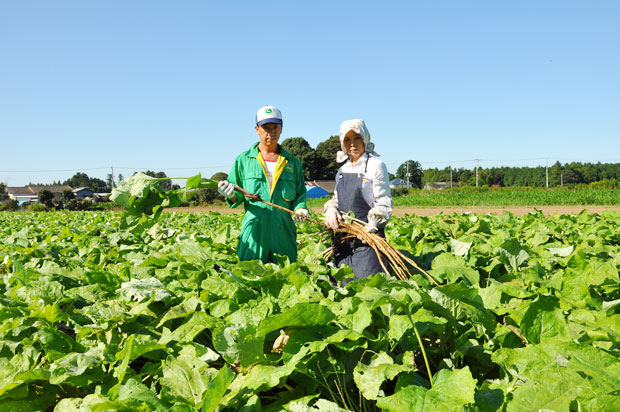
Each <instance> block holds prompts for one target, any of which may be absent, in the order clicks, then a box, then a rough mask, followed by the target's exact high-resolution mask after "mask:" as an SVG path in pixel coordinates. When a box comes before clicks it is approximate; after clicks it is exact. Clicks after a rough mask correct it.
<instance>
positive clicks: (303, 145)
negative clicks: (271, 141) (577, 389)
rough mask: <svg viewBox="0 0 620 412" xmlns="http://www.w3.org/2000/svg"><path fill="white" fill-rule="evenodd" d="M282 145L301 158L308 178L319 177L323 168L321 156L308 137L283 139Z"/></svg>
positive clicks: (314, 178)
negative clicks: (308, 140)
mask: <svg viewBox="0 0 620 412" xmlns="http://www.w3.org/2000/svg"><path fill="white" fill-rule="evenodd" d="M282 147H283V148H284V150H286V151H287V152H289V153H291V154H293V155H294V156H295V157H296V158H297V159H299V161H300V162H301V165H302V167H303V170H304V176H305V178H306V179H307V180H316V179H317V176H318V172H320V169H321V163H322V162H321V157H320V156H319V155H318V154H317V153H316V151H315V150H314V149H313V148H312V147H310V144H309V143H308V142H307V141H306V139H304V138H303V137H289V138H288V139H284V140H283V141H282Z"/></svg>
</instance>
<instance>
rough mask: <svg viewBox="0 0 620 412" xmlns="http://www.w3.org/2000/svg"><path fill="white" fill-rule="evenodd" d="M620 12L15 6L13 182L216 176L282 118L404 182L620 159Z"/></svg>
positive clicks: (3, 9) (4, 159)
mask: <svg viewBox="0 0 620 412" xmlns="http://www.w3.org/2000/svg"><path fill="white" fill-rule="evenodd" d="M619 22H620V1H616V0H609V1H600V0H592V1H571V0H562V1H560V0H558V1H518V2H517V1H495V0H493V1H491V0H489V1H475V0H471V1H461V0H446V1H441V0H437V1H431V0H426V1H413V0H412V1H386V2H375V1H373V2H369V1H350V2H349V1H333V0H332V1H313V2H294V1H269V2H260V1H247V2H245V1H230V2H222V1H220V2H211V1H169V0H166V1H161V0H149V1H138V0H132V1H120V0H118V1H117V0H106V1H82V0H80V1H62V0H56V1H29V0H20V1H10V0H0V142H1V143H0V181H2V182H5V183H8V184H9V186H20V185H25V184H28V183H29V182H33V183H37V182H41V183H51V182H52V181H55V180H65V179H68V178H69V177H71V176H73V174H75V173H76V172H84V173H87V174H88V175H89V176H91V177H99V178H101V179H105V177H106V175H107V174H108V173H110V167H111V166H113V167H114V172H115V174H118V173H122V174H123V175H125V176H126V177H127V176H129V175H131V174H132V173H133V172H134V171H142V170H146V169H151V170H154V171H165V172H166V173H167V174H168V175H169V176H192V175H195V174H197V173H199V172H201V173H202V174H203V176H205V177H210V176H211V175H212V174H213V173H215V172H218V171H223V172H227V173H228V172H229V169H230V166H231V165H232V163H233V160H234V158H235V156H236V155H237V154H238V153H240V152H241V151H244V150H246V149H247V148H248V147H249V146H250V145H251V144H253V143H254V142H255V141H257V136H256V133H255V131H254V114H255V112H256V110H257V109H258V107H260V106H262V105H265V104H272V105H275V106H277V107H279V108H280V109H281V110H282V113H283V116H284V130H283V134H282V138H281V139H282V140H283V139H285V138H287V137H298V136H302V137H304V138H305V139H306V140H307V141H308V142H309V143H310V145H311V146H312V147H316V145H317V144H318V143H320V142H322V141H324V140H326V139H327V138H328V137H329V136H331V135H335V134H337V133H338V128H339V125H340V123H341V122H342V121H343V120H347V119H352V118H362V119H365V120H366V123H367V125H368V128H369V130H370V133H371V135H372V140H373V141H374V142H375V143H376V151H377V152H379V153H380V154H381V155H382V159H383V160H384V161H385V162H386V163H387V165H388V169H389V170H390V171H391V172H395V171H396V169H397V168H398V166H399V165H400V164H401V163H403V162H404V161H405V160H407V159H412V160H417V161H419V162H421V164H422V166H423V168H430V167H439V168H443V167H446V166H448V165H452V166H453V167H455V168H459V167H464V168H469V169H472V168H473V167H474V166H475V162H474V161H473V159H476V158H479V159H482V160H480V166H481V167H485V168H486V167H495V166H502V165H504V166H536V165H544V164H545V162H546V160H545V159H547V158H548V159H549V160H548V161H549V163H550V164H551V163H553V162H555V161H558V160H559V161H560V162H562V163H567V162H571V161H582V162H597V161H601V162H620V24H619Z"/></svg>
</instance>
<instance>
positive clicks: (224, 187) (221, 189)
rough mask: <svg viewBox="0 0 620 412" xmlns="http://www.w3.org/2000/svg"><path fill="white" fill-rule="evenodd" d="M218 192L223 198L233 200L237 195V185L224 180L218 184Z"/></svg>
mask: <svg viewBox="0 0 620 412" xmlns="http://www.w3.org/2000/svg"><path fill="white" fill-rule="evenodd" d="M217 191H218V193H219V194H221V195H222V196H224V197H227V198H231V197H233V196H234V195H235V185H233V184H232V183H230V182H229V181H228V180H222V181H220V182H219V183H218V184H217Z"/></svg>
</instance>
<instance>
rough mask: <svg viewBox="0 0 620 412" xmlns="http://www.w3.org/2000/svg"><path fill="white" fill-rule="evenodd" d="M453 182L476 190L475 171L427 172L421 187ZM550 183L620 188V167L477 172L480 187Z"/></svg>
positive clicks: (595, 165)
mask: <svg viewBox="0 0 620 412" xmlns="http://www.w3.org/2000/svg"><path fill="white" fill-rule="evenodd" d="M450 172H452V182H453V184H454V185H458V186H464V185H469V186H475V184H476V171H475V169H472V170H470V169H464V168H459V169H451V168H450V167H446V168H444V169H436V168H434V169H433V168H431V169H425V170H424V173H423V178H422V185H424V184H426V183H432V182H450ZM547 179H548V184H549V187H557V186H566V185H579V184H591V183H594V182H602V181H607V182H609V183H610V186H618V184H620V163H600V162H599V163H581V162H572V163H565V164H562V163H560V162H555V163H554V164H553V165H551V166H549V167H545V166H537V167H505V166H500V167H492V168H487V169H483V168H479V169H478V185H479V186H500V187H516V186H529V187H546V186H547ZM614 182H615V183H614Z"/></svg>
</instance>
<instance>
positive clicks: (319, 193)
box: [306, 186, 329, 199]
mask: <svg viewBox="0 0 620 412" xmlns="http://www.w3.org/2000/svg"><path fill="white" fill-rule="evenodd" d="M324 196H329V192H328V191H327V190H325V189H323V188H322V187H320V186H306V197H308V198H310V199H313V198H316V197H324Z"/></svg>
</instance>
